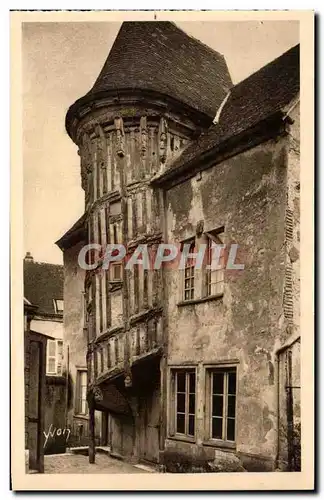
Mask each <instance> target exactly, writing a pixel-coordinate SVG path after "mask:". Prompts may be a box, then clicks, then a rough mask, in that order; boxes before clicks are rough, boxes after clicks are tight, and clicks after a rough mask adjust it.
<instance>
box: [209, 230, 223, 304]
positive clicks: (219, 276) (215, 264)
mask: <svg viewBox="0 0 324 500" xmlns="http://www.w3.org/2000/svg"><path fill="white" fill-rule="evenodd" d="M206 235H207V249H206V252H207V259H206V262H207V267H206V274H205V277H206V295H207V296H212V295H219V294H221V293H223V291H224V270H225V250H224V232H223V230H221V231H211V232H209V233H206Z"/></svg>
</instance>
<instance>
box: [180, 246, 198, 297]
mask: <svg viewBox="0 0 324 500" xmlns="http://www.w3.org/2000/svg"><path fill="white" fill-rule="evenodd" d="M184 245H186V247H185V248H186V254H187V255H190V254H192V253H194V251H195V240H194V239H192V240H189V241H187V242H185V243H184V244H183V245H182V251H183V249H184ZM183 291H184V295H183V299H184V300H193V299H194V297H195V260H194V259H193V258H191V257H190V256H189V257H188V258H187V259H186V261H185V267H184V289H183Z"/></svg>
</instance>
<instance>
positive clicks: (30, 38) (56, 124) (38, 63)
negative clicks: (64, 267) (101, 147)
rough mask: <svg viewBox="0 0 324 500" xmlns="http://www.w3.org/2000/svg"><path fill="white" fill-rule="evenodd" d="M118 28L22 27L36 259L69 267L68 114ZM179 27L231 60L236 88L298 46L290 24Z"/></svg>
mask: <svg viewBox="0 0 324 500" xmlns="http://www.w3.org/2000/svg"><path fill="white" fill-rule="evenodd" d="M120 24H121V23H116V22H88V23H84V22H78V23H75V22H70V23H63V22H61V23H54V22H48V23H35V22H34V23H24V24H23V32H22V65H23V75H22V78H23V173H24V184H23V185H24V251H25V253H26V252H27V251H29V252H31V254H32V255H33V257H34V259H35V260H37V261H41V262H51V263H57V264H62V263H63V255H62V252H61V250H60V249H59V248H58V247H57V246H56V245H55V241H57V240H58V239H59V238H60V237H61V236H62V235H63V234H64V233H65V232H66V231H67V230H68V229H69V228H70V227H71V226H72V225H73V224H74V222H75V221H76V220H77V219H78V218H79V217H80V216H81V215H82V214H83V210H84V194H83V191H82V189H81V177H80V158H79V156H78V154H77V146H76V145H75V144H74V143H73V142H72V140H71V139H70V138H69V137H68V135H67V133H66V131H65V126H64V122H65V115H66V112H67V109H68V108H69V106H70V105H71V104H73V102H74V101H75V100H76V99H78V98H79V97H81V96H82V95H84V94H85V93H86V92H88V91H89V90H90V88H91V87H92V85H93V84H94V82H95V80H96V78H97V76H98V74H99V72H100V70H101V68H102V66H103V64H104V62H105V60H106V58H107V56H108V53H109V50H110V48H111V46H112V44H113V42H114V40H115V37H116V35H117V33H118V30H119V28H120ZM177 24H178V26H179V27H180V28H181V29H183V30H184V31H186V32H187V33H188V34H189V35H192V36H194V37H195V38H197V39H198V40H200V41H202V42H203V43H205V44H206V45H209V46H210V47H211V48H213V49H215V50H217V51H218V52H220V53H222V54H223V55H224V56H225V59H226V62H227V65H228V68H229V72H230V74H231V77H232V81H233V83H234V84H235V83H238V82H239V81H241V80H243V79H244V78H246V77H247V76H249V75H250V74H252V73H254V72H255V71H257V70H258V69H260V68H261V67H262V66H264V65H265V64H267V63H268V62H270V61H272V60H273V59H275V58H276V57H278V56H280V55H281V54H282V53H284V52H285V51H286V50H288V49H290V48H291V47H293V46H294V45H296V44H297V43H299V23H298V22H292V21H264V22H259V21H240V22H224V21H222V22H214V21H204V22H198V21H197V22H193V21H191V22H178V23H177ZM278 85H280V82H278ZM215 114H216V110H215Z"/></svg>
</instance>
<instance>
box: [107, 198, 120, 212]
mask: <svg viewBox="0 0 324 500" xmlns="http://www.w3.org/2000/svg"><path fill="white" fill-rule="evenodd" d="M109 209H110V210H109V211H110V215H119V214H120V213H121V203H120V201H114V202H113V203H110V206H109Z"/></svg>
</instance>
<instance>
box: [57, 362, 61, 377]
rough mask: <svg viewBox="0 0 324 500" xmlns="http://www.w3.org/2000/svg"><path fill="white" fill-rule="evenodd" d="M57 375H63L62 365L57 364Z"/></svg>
mask: <svg viewBox="0 0 324 500" xmlns="http://www.w3.org/2000/svg"><path fill="white" fill-rule="evenodd" d="M56 373H57V374H58V375H62V365H60V364H57V368H56Z"/></svg>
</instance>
